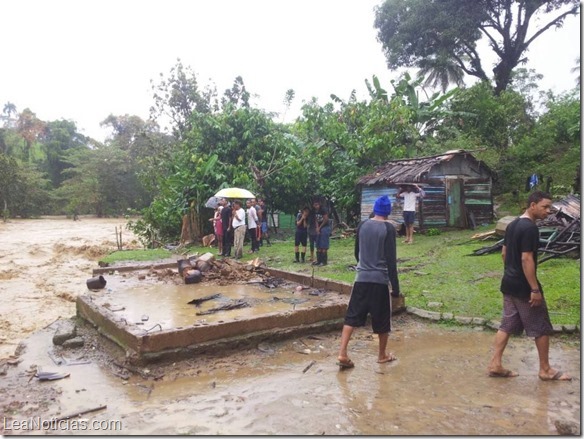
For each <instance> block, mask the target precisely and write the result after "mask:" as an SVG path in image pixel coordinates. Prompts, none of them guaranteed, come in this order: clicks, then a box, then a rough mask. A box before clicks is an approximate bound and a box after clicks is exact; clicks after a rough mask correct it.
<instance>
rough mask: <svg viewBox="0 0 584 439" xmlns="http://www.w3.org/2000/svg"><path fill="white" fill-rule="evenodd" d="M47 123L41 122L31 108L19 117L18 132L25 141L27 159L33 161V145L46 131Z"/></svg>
mask: <svg viewBox="0 0 584 439" xmlns="http://www.w3.org/2000/svg"><path fill="white" fill-rule="evenodd" d="M45 126H46V123H45V122H43V121H42V120H40V119H39V118H38V117H37V116H36V114H35V113H33V112H32V111H31V110H30V109H29V108H25V109H24V110H23V111H22V113H20V114H19V115H18V120H17V122H16V131H17V132H18V134H20V136H22V138H23V139H24V144H25V156H26V159H28V160H29V161H32V159H33V157H32V150H33V145H34V143H35V142H36V141H37V139H38V137H39V135H40V134H41V133H42V132H43V130H44V129H45Z"/></svg>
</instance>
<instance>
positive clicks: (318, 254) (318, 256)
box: [312, 251, 322, 267]
mask: <svg viewBox="0 0 584 439" xmlns="http://www.w3.org/2000/svg"><path fill="white" fill-rule="evenodd" d="M312 265H315V266H317V267H320V266H321V265H322V252H319V251H317V252H316V262H313V263H312Z"/></svg>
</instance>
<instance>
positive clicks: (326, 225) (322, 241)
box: [294, 199, 332, 266]
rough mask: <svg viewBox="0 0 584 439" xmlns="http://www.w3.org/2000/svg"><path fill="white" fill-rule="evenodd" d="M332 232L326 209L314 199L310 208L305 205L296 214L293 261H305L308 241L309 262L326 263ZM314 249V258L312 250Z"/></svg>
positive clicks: (316, 264) (317, 264) (318, 264)
mask: <svg viewBox="0 0 584 439" xmlns="http://www.w3.org/2000/svg"><path fill="white" fill-rule="evenodd" d="M331 232H332V227H331V220H330V218H329V212H328V209H326V208H325V207H324V206H323V205H322V204H321V202H320V200H318V199H316V200H314V201H313V203H312V208H309V207H308V206H305V207H304V208H303V209H302V210H301V211H299V212H298V214H297V215H296V232H295V235H294V262H296V263H299V262H306V249H307V247H308V244H309V243H310V262H312V265H315V266H323V265H327V264H328V249H329V247H330V236H331ZM315 249H316V260H315V259H314V251H315Z"/></svg>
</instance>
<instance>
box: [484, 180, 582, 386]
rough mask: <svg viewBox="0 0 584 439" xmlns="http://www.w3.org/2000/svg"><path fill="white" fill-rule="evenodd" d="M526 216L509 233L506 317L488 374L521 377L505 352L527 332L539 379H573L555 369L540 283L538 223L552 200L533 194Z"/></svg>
mask: <svg viewBox="0 0 584 439" xmlns="http://www.w3.org/2000/svg"><path fill="white" fill-rule="evenodd" d="M527 204H528V207H527V209H526V210H525V213H524V214H523V215H521V216H520V217H519V218H517V219H515V220H514V221H513V222H511V223H510V224H509V225H508V226H507V229H506V230H505V240H504V243H503V251H502V256H503V261H504V264H505V271H504V274H503V279H502V280H501V292H502V293H503V318H502V320H501V325H500V327H499V330H498V331H497V334H496V335H495V342H494V343H493V350H494V353H493V357H492V358H491V361H490V363H489V367H488V372H489V376H491V377H499V378H510V377H515V376H517V375H518V374H517V373H516V372H513V371H511V370H508V369H505V368H504V367H503V365H502V360H503V352H504V351H505V347H506V346H507V342H508V341H509V337H510V335H511V334H517V335H519V334H521V333H523V331H524V330H525V333H526V334H527V336H528V337H534V338H535V346H536V347H537V353H538V355H539V378H540V379H542V380H543V381H550V380H562V381H567V380H571V378H570V376H569V375H567V374H565V373H563V372H562V371H561V370H555V369H552V367H551V366H550V363H549V336H550V334H552V333H553V328H552V324H551V322H550V317H549V313H548V309H547V305H546V302H545V299H544V296H543V290H542V287H541V284H540V283H539V281H538V280H537V251H538V248H539V229H538V227H537V226H536V225H535V221H536V220H541V219H545V218H547V216H548V215H549V214H550V208H551V205H552V201H551V197H550V196H549V194H546V193H544V192H541V191H535V192H533V193H532V194H531V195H530V196H529V199H528V201H527Z"/></svg>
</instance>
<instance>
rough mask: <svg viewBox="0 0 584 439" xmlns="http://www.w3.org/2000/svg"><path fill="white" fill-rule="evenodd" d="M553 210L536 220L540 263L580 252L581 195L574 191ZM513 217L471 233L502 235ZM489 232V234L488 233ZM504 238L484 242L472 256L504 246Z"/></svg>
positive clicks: (556, 204) (492, 235) (477, 236)
mask: <svg viewBox="0 0 584 439" xmlns="http://www.w3.org/2000/svg"><path fill="white" fill-rule="evenodd" d="M553 208H554V212H553V213H552V214H551V215H549V216H548V217H547V218H546V219H544V220H541V221H538V222H537V227H538V228H539V234H540V247H539V252H540V253H543V256H542V257H540V259H539V261H538V262H539V263H540V264H541V263H542V262H545V261H547V260H549V259H552V258H555V257H558V256H561V255H566V254H571V253H572V254H574V255H575V256H576V257H579V256H580V234H581V225H580V199H579V198H578V197H575V196H573V195H568V196H567V197H566V198H564V199H562V200H560V201H556V202H554V203H553ZM515 218H516V217H510V216H506V217H503V218H501V219H500V220H499V221H498V222H497V228H496V229H495V230H494V231H492V232H487V233H481V234H477V235H473V237H472V238H473V239H474V238H477V239H480V237H483V238H485V239H486V238H489V237H494V236H495V235H502V236H504V235H505V230H506V228H507V225H508V224H509V223H510V222H511V221H513V220H514V219H515ZM487 235H489V236H487ZM503 242H504V241H503V239H501V240H499V241H497V242H496V243H495V244H493V245H489V246H485V247H483V248H480V249H478V250H475V251H474V252H472V253H471V255H474V256H481V255H486V254H489V253H494V252H498V251H500V250H501V248H503Z"/></svg>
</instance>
